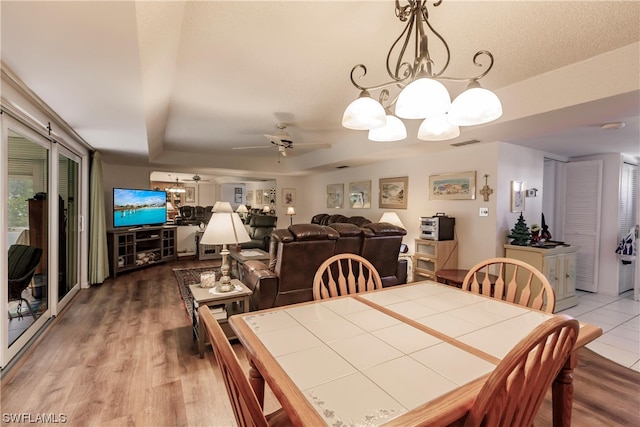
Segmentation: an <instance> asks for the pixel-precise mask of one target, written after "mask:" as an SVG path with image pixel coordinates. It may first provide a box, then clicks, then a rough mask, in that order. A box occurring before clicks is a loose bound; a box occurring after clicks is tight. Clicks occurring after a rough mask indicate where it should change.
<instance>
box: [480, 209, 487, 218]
mask: <svg viewBox="0 0 640 427" xmlns="http://www.w3.org/2000/svg"><path fill="white" fill-rule="evenodd" d="M479 215H480V216H489V208H480V213H479Z"/></svg>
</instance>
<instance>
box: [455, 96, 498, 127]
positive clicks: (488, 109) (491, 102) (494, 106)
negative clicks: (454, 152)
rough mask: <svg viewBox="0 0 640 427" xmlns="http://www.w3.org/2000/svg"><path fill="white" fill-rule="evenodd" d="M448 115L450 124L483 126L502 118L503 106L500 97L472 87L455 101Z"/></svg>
mask: <svg viewBox="0 0 640 427" xmlns="http://www.w3.org/2000/svg"><path fill="white" fill-rule="evenodd" d="M448 115H449V123H451V124H453V125H457V126H473V125H481V124H483V123H489V122H490V121H493V120H496V119H497V118H499V117H500V116H502V104H501V103H500V99H499V98H498V96H497V95H496V94H495V93H493V92H491V91H490V90H488V89H484V88H482V87H472V88H469V89H467V90H465V91H464V92H462V93H461V94H460V95H458V96H457V97H456V99H454V100H453V102H452V103H451V109H450V110H449V114H448Z"/></svg>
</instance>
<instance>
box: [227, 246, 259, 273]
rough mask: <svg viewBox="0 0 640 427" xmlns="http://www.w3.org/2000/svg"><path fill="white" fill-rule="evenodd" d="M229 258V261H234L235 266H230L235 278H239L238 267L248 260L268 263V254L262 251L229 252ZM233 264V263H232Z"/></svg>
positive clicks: (243, 250)
mask: <svg viewBox="0 0 640 427" xmlns="http://www.w3.org/2000/svg"><path fill="white" fill-rule="evenodd" d="M229 256H230V257H231V259H233V260H235V261H236V263H235V265H232V266H231V271H232V272H233V274H234V275H235V277H240V275H239V273H240V272H239V271H238V270H239V269H240V268H239V265H242V264H244V263H245V262H247V261H249V260H254V259H255V260H258V261H269V253H267V252H265V251H263V250H262V249H242V250H240V251H237V252H236V251H230V252H229ZM232 264H233V263H232Z"/></svg>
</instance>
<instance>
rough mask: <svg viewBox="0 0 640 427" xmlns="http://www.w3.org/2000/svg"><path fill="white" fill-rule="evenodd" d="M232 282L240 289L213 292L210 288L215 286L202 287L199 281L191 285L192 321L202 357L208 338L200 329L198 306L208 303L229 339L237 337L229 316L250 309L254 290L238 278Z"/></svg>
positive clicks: (194, 335)
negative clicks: (250, 299)
mask: <svg viewBox="0 0 640 427" xmlns="http://www.w3.org/2000/svg"><path fill="white" fill-rule="evenodd" d="M231 283H232V284H233V285H234V286H235V287H236V289H237V288H238V287H240V290H235V291H231V292H225V293H211V292H210V290H211V289H215V288H201V287H200V284H199V283H198V284H195V285H189V292H190V293H191V302H192V304H193V311H192V318H191V322H192V324H193V337H194V339H195V340H197V341H198V351H199V353H200V358H201V359H202V358H203V357H204V346H205V344H206V340H207V333H206V332H205V331H201V330H200V318H199V316H198V307H200V306H201V305H206V306H207V307H209V308H210V309H211V310H212V311H213V313H214V317H216V319H218V323H220V326H221V327H222V330H223V331H224V333H225V335H226V336H227V338H229V339H234V338H235V337H236V335H235V332H233V329H231V326H230V325H229V317H231V316H233V315H234V314H239V313H246V312H248V311H249V297H250V296H251V294H252V293H253V292H252V291H251V289H249V288H247V287H246V286H245V285H244V284H243V283H242V282H241V281H240V280H238V279H231Z"/></svg>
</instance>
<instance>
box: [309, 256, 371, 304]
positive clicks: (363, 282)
mask: <svg viewBox="0 0 640 427" xmlns="http://www.w3.org/2000/svg"><path fill="white" fill-rule="evenodd" d="M374 289H382V280H381V279H380V274H378V270H376V268H375V267H374V266H373V264H371V263H370V262H369V261H367V260H366V259H365V258H363V257H361V256H360V255H356V254H351V253H343V254H338V255H334V256H332V257H331V258H329V259H327V260H326V261H325V262H323V263H322V264H320V267H318V270H317V271H316V275H315V277H314V278H313V299H314V300H321V299H325V298H331V297H336V296H340V295H347V294H355V293H358V292H365V291H372V290H374Z"/></svg>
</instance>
